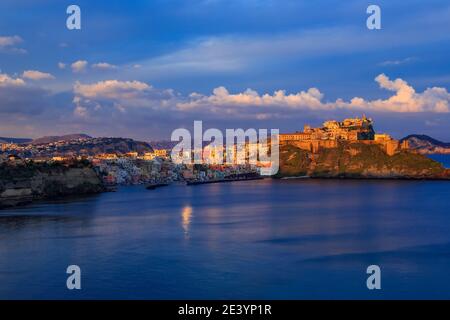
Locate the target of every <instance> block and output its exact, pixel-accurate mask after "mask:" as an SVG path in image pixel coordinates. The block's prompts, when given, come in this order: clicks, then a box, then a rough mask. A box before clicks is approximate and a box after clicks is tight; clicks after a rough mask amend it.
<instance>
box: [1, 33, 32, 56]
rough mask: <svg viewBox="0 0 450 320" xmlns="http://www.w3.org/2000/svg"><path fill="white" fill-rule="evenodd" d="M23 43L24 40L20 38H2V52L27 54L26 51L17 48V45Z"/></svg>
mask: <svg viewBox="0 0 450 320" xmlns="http://www.w3.org/2000/svg"><path fill="white" fill-rule="evenodd" d="M22 42H23V40H22V38H21V37H19V36H3V37H1V36H0V50H3V51H7V52H8V51H9V52H15V53H26V50H25V49H22V48H18V47H17V45H18V44H20V43H22Z"/></svg>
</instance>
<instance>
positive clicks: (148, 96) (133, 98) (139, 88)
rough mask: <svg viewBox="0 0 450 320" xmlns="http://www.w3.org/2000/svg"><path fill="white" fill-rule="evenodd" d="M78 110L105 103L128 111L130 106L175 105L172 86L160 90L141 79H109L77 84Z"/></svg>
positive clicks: (88, 110) (155, 107) (85, 112)
mask: <svg viewBox="0 0 450 320" xmlns="http://www.w3.org/2000/svg"><path fill="white" fill-rule="evenodd" d="M73 91H74V94H75V98H74V103H75V105H76V109H75V114H77V115H83V116H87V115H88V114H89V113H92V112H94V111H102V110H103V109H104V108H105V107H106V108H110V107H112V108H113V109H114V110H118V111H120V112H126V110H127V109H130V108H146V109H152V110H161V109H164V107H169V106H175V104H176V100H175V99H176V97H175V94H174V92H173V90H170V89H169V90H159V89H155V88H153V87H152V86H151V85H149V84H147V83H144V82H140V81H119V80H106V81H99V82H96V83H92V84H81V83H79V82H77V83H76V84H75V86H74V89H73Z"/></svg>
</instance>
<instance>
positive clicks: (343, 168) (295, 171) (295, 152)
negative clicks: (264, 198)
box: [278, 142, 450, 179]
mask: <svg viewBox="0 0 450 320" xmlns="http://www.w3.org/2000/svg"><path fill="white" fill-rule="evenodd" d="M288 176H310V177H313V178H378V179H450V172H449V170H446V169H445V168H444V167H443V166H442V165H441V164H440V163H438V162H436V161H434V160H431V159H429V158H427V157H425V156H423V155H420V154H416V153H411V152H407V151H402V152H399V153H397V154H395V155H393V156H388V155H387V154H386V153H385V152H384V151H383V150H382V149H381V148H380V147H379V146H377V145H366V144H362V143H345V142H342V143H340V144H339V146H338V147H337V148H330V149H325V148H322V149H320V150H319V152H318V153H315V154H313V153H311V152H308V151H305V150H302V149H299V148H296V147H294V146H292V145H284V146H281V148H280V171H279V173H278V177H288Z"/></svg>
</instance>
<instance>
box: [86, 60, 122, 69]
mask: <svg viewBox="0 0 450 320" xmlns="http://www.w3.org/2000/svg"><path fill="white" fill-rule="evenodd" d="M92 68H94V69H97V70H114V69H117V66H115V65H113V64H110V63H107V62H99V63H95V64H93V65H92Z"/></svg>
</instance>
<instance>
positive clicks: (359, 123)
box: [280, 116, 409, 155]
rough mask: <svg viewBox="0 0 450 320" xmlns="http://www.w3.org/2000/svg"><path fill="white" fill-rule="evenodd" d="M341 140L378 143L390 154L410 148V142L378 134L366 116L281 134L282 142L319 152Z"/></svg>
mask: <svg viewBox="0 0 450 320" xmlns="http://www.w3.org/2000/svg"><path fill="white" fill-rule="evenodd" d="M339 142H349V143H364V144H376V145H379V146H381V147H383V149H384V150H385V152H386V153H387V154H388V155H394V154H395V153H397V152H399V151H401V150H405V149H408V147H409V146H408V143H407V142H406V141H405V142H403V143H400V142H399V141H398V140H394V139H392V137H391V136H390V135H388V134H377V133H375V131H374V129H373V121H372V119H370V118H367V117H366V116H363V117H362V118H354V119H345V120H344V121H341V122H339V121H336V120H331V121H325V122H324V123H323V126H322V127H320V128H312V127H310V126H308V125H306V126H305V127H304V129H303V132H294V133H288V134H280V144H281V145H283V144H290V145H294V146H296V147H298V148H300V149H303V150H307V151H310V152H312V153H317V152H318V151H319V149H320V148H337V147H338V144H339Z"/></svg>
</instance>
